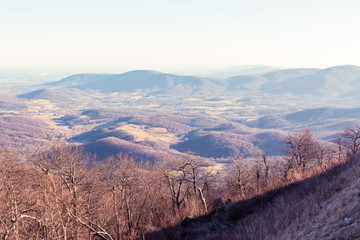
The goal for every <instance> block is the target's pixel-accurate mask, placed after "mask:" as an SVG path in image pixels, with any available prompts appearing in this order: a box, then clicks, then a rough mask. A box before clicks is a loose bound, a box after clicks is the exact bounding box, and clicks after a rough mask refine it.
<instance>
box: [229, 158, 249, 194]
mask: <svg viewBox="0 0 360 240" xmlns="http://www.w3.org/2000/svg"><path fill="white" fill-rule="evenodd" d="M231 162H232V169H231V171H232V173H231V176H230V185H233V186H235V188H236V189H237V190H238V191H239V192H240V195H241V196H243V197H244V196H245V186H246V178H247V176H246V174H247V171H248V166H247V163H246V159H245V157H244V156H243V155H241V154H240V155H237V156H233V157H232V158H231Z"/></svg>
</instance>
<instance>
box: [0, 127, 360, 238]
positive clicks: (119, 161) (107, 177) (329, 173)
mask: <svg viewBox="0 0 360 240" xmlns="http://www.w3.org/2000/svg"><path fill="white" fill-rule="evenodd" d="M285 146H286V148H285V149H284V151H285V155H284V157H283V159H282V161H281V162H278V163H276V164H273V163H270V162H269V161H268V159H267V156H266V155H265V154H264V153H263V152H261V151H260V152H257V153H256V154H255V155H254V156H253V158H254V159H255V160H254V161H253V163H254V164H249V161H246V159H245V157H244V156H242V155H237V156H233V157H232V167H231V168H232V170H231V171H229V172H227V173H221V172H214V171H211V169H209V168H207V166H206V164H205V163H204V162H201V161H198V157H196V156H195V155H188V157H187V158H173V159H170V158H164V159H163V161H159V162H156V163H154V164H150V163H148V162H136V161H135V160H134V159H133V158H131V157H128V156H126V155H116V156H111V157H109V158H107V159H106V160H103V161H96V158H95V157H94V156H92V155H89V154H88V153H86V152H84V151H83V150H82V149H81V148H78V147H74V146H71V145H68V144H61V145H53V146H50V147H47V148H39V149H38V150H37V151H36V152H33V153H32V154H31V155H28V159H27V161H25V162H24V161H22V160H20V159H18V156H17V153H16V152H15V151H14V150H8V149H1V151H0V161H1V164H0V171H1V175H0V176H1V179H0V181H1V182H0V183H1V185H0V186H1V191H0V200H1V202H2V203H3V204H2V205H1V208H0V219H1V225H0V234H1V237H2V238H3V239H6V238H8V239H58V238H60V239H139V238H141V239H143V238H145V239H214V238H216V239H218V238H231V239H254V238H256V239H262V238H265V236H266V237H268V238H269V239H273V238H277V237H279V238H282V239H288V237H290V236H292V235H294V236H295V237H297V238H300V239H316V238H318V237H333V236H338V235H339V234H341V233H342V232H344V231H345V230H344V229H348V228H351V229H353V230H352V231H351V232H349V231H348V230H346V232H347V234H348V236H349V237H356V236H357V235H356V229H358V225H357V224H358V221H357V216H358V215H357V214H358V213H357V212H353V208H354V209H355V208H357V204H356V201H355V200H354V199H357V197H358V194H359V191H358V185H356V182H357V177H356V176H357V173H356V171H357V170H356V169H358V168H357V166H359V163H358V154H359V151H360V129H359V128H357V127H353V128H350V127H348V128H346V129H344V131H342V132H341V133H339V134H338V135H337V138H336V139H335V141H334V142H333V143H324V142H323V141H319V140H317V139H315V138H314V137H313V136H312V134H311V132H309V131H308V130H303V131H302V132H299V133H296V134H292V135H289V136H288V137H287V138H286V140H285ZM352 171H355V172H352ZM319 174H320V175H319ZM352 181H353V182H352ZM348 183H351V184H350V185H349V184H348ZM320 190H321V191H320ZM340 193H343V194H345V193H346V194H351V196H352V197H353V198H354V199H347V198H343V199H344V200H343V201H342V200H341V199H337V198H336V194H340ZM300 199H301V200H300ZM325 203H326V205H324V204H325ZM348 203H349V204H351V205H347V204H348ZM341 204H343V205H341ZM329 206H330V207H329ZM317 207H318V208H317ZM352 207H353V208H352ZM340 208H342V209H343V210H344V211H343V210H341V209H340ZM345 210H346V211H345ZM329 211H330V212H329ZM331 211H334V212H336V214H338V217H337V218H336V217H332V218H328V219H326V218H325V216H326V214H328V213H329V214H330V213H331ZM306 214H307V215H306ZM257 219H259V220H257ZM317 219H322V221H323V222H322V224H318V225H315V224H311V222H312V221H315V220H317ZM335 220H338V221H340V222H341V224H340V223H339V224H337V225H336V222H335ZM327 221H328V222H327ZM327 224H333V226H335V225H336V229H335V227H334V228H332V229H333V231H331V232H329V234H330V235H328V236H325V234H326V232H327V229H328V228H327ZM260 226H262V227H261V229H259V227H260ZM316 226H317V228H316ZM288 227H289V228H288ZM289 229H293V231H290V230H289ZM335 230H336V231H335ZM291 234H292V235H291Z"/></svg>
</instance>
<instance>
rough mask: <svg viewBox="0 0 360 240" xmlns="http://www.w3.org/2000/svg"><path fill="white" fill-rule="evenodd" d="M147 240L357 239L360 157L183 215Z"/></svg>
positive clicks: (359, 199) (359, 203)
mask: <svg viewBox="0 0 360 240" xmlns="http://www.w3.org/2000/svg"><path fill="white" fill-rule="evenodd" d="M148 239H360V161H359V160H357V161H354V162H352V163H348V164H344V165H340V166H337V167H334V168H333V169H331V170H329V171H328V172H326V173H323V174H321V175H319V176H316V177H313V178H310V179H307V180H304V181H301V182H298V183H294V184H291V185H289V186H287V187H285V188H282V189H279V190H275V191H272V192H269V193H266V194H264V195H262V196H260V197H257V198H253V199H249V200H245V201H240V202H237V203H234V204H231V205H228V206H227V207H224V208H221V209H218V210H217V211H214V212H212V213H210V214H208V215H205V216H201V217H198V218H196V219H186V220H184V221H183V222H182V223H181V225H180V226H176V227H172V228H168V229H164V230H162V231H159V232H155V233H152V234H149V235H148Z"/></svg>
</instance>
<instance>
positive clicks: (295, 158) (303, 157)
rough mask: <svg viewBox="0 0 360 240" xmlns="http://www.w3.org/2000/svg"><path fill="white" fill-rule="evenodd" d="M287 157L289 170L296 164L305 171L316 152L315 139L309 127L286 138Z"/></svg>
mask: <svg viewBox="0 0 360 240" xmlns="http://www.w3.org/2000/svg"><path fill="white" fill-rule="evenodd" d="M285 144H286V149H285V153H286V159H287V163H288V166H287V169H286V170H285V175H286V174H287V172H288V171H289V170H290V169H291V168H293V167H294V165H295V166H297V167H299V168H301V170H302V172H303V173H304V172H305V169H306V166H307V165H308V163H309V162H311V161H313V160H314V157H315V155H316V152H315V139H314V137H313V136H312V134H311V133H310V131H309V130H308V129H304V130H303V131H301V132H300V133H297V134H292V135H289V136H288V137H287V138H286V140H285Z"/></svg>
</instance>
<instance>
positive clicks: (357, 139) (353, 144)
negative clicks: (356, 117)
mask: <svg viewBox="0 0 360 240" xmlns="http://www.w3.org/2000/svg"><path fill="white" fill-rule="evenodd" d="M338 136H340V139H339V140H340V142H341V145H342V146H344V148H345V149H346V152H347V156H348V158H355V157H357V156H358V154H359V151H360V127H358V126H355V127H346V128H345V129H344V131H342V132H341V133H338Z"/></svg>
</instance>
